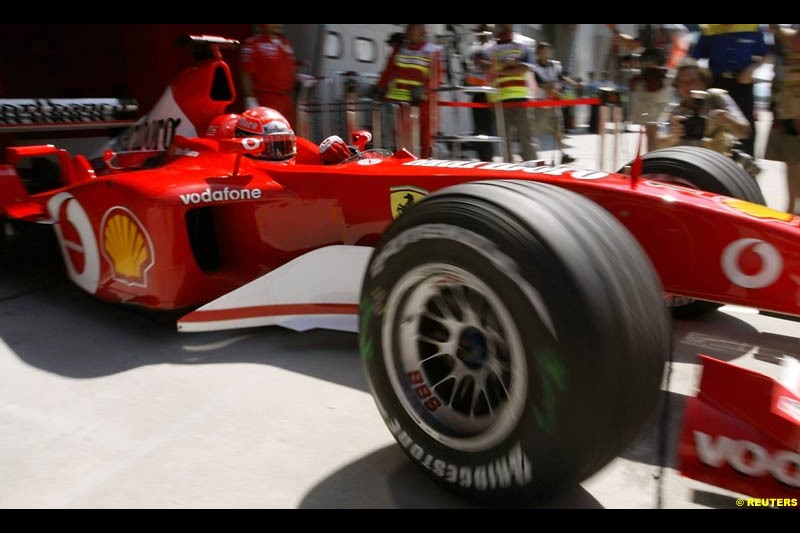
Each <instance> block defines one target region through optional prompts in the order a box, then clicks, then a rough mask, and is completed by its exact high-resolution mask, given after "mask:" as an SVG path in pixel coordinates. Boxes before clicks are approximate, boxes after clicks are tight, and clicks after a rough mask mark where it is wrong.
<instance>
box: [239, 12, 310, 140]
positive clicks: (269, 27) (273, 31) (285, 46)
mask: <svg viewBox="0 0 800 533" xmlns="http://www.w3.org/2000/svg"><path fill="white" fill-rule="evenodd" d="M256 28H257V29H258V31H259V32H260V33H259V34H257V35H254V36H253V37H250V38H249V39H247V40H246V41H245V42H244V44H243V45H242V46H241V48H240V50H239V60H240V63H241V68H242V76H241V80H242V94H243V96H244V107H245V109H250V108H252V107H257V106H267V107H271V108H272V109H275V110H277V111H278V112H280V113H281V114H282V115H283V116H284V117H286V119H287V120H288V121H289V123H290V124H291V125H292V127H294V126H295V124H296V122H295V102H294V94H293V93H294V86H295V79H296V72H297V60H296V59H295V55H294V49H293V48H292V45H291V44H290V43H289V40H288V39H287V38H286V36H285V35H284V28H283V24H256Z"/></svg>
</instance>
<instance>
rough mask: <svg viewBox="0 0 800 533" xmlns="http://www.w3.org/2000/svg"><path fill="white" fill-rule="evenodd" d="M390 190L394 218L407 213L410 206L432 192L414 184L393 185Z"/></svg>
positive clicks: (390, 203) (390, 202)
mask: <svg viewBox="0 0 800 533" xmlns="http://www.w3.org/2000/svg"><path fill="white" fill-rule="evenodd" d="M390 191H391V194H390V195H389V205H390V208H391V210H392V218H397V217H399V216H400V215H402V214H403V213H405V212H406V210H407V209H408V208H409V207H411V206H412V205H414V204H415V203H417V202H419V201H420V200H422V199H423V198H425V197H426V196H428V194H430V193H429V192H428V191H426V190H425V189H420V188H419V187H414V186H413V185H399V186H397V187H392V188H391V189H390Z"/></svg>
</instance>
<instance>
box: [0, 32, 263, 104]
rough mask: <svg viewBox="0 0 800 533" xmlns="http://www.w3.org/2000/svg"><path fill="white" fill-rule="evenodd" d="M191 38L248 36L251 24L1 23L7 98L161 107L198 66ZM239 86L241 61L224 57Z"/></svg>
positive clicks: (1, 88)
mask: <svg viewBox="0 0 800 533" xmlns="http://www.w3.org/2000/svg"><path fill="white" fill-rule="evenodd" d="M190 33H196V34H213V35H221V36H224V37H229V38H233V39H239V40H240V41H242V40H244V39H246V38H247V37H249V36H250V35H251V34H252V26H251V25H250V24H0V97H3V98H44V97H50V98H59V97H61V98H104V97H118V98H128V97H132V98H135V99H136V101H137V102H138V104H139V109H140V110H141V111H146V110H148V109H150V107H152V106H153V104H154V103H155V102H156V100H157V99H158V97H159V96H160V95H161V93H162V92H163V91H164V88H165V87H166V85H167V84H168V83H169V82H170V81H171V80H172V79H173V77H174V76H175V74H177V73H178V72H180V70H181V69H182V68H184V67H185V66H187V65H189V64H191V62H192V56H191V52H190V51H189V49H188V48H185V47H178V46H176V45H175V40H176V39H177V38H178V37H179V36H181V35H187V34H190ZM223 55H224V57H225V59H226V60H227V61H228V62H229V63H230V65H231V68H232V69H233V71H234V76H236V79H237V83H238V64H237V63H238V61H237V60H236V59H237V58H236V54H235V53H234V52H231V51H226V52H224V53H223Z"/></svg>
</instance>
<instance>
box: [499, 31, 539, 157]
mask: <svg viewBox="0 0 800 533" xmlns="http://www.w3.org/2000/svg"><path fill="white" fill-rule="evenodd" d="M495 37H496V38H495V40H494V42H493V43H492V44H491V45H490V46H489V48H488V49H487V51H488V54H489V57H490V58H491V60H492V67H493V70H494V82H495V87H497V90H498V93H497V99H498V101H500V102H503V103H504V104H512V105H511V106H503V122H504V125H505V132H504V135H505V138H506V158H510V157H512V156H511V154H512V150H511V147H512V143H513V141H514V140H515V137H513V136H512V133H513V132H514V130H516V133H517V135H516V140H517V141H518V142H519V145H520V150H521V151H522V160H523V161H530V160H531V159H536V148H535V145H534V138H533V136H534V132H535V131H536V128H535V118H534V116H533V113H529V109H528V108H527V107H522V106H520V105H519V104H524V103H525V102H528V101H530V100H531V98H532V96H533V89H534V83H535V81H534V79H533V61H534V59H533V49H534V47H535V46H536V41H534V40H533V39H531V38H530V37H525V36H524V35H521V34H519V33H515V32H514V25H513V24H496V25H495ZM513 104H517V105H516V106H515V105H513ZM509 162H510V159H509Z"/></svg>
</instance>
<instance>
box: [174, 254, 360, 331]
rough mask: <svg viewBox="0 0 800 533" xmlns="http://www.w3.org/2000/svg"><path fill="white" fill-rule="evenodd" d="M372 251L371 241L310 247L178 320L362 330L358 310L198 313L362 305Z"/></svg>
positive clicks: (219, 326) (209, 327)
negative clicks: (206, 316) (212, 316)
mask: <svg viewBox="0 0 800 533" xmlns="http://www.w3.org/2000/svg"><path fill="white" fill-rule="evenodd" d="M372 250H373V249H372V248H371V247H368V246H348V245H335V246H326V247H324V248H319V249H317V250H314V251H312V252H308V253H307V254H304V255H302V256H300V257H298V258H296V259H294V260H292V261H290V262H288V263H286V264H285V265H283V266H281V267H280V268H277V269H275V270H273V271H272V272H270V273H268V274H265V275H263V276H261V277H260V278H258V279H255V280H253V281H251V282H250V283H248V284H246V285H243V286H241V287H239V288H238V289H236V290H234V291H231V292H229V293H228V294H225V295H223V296H221V297H219V298H217V299H216V300H214V301H212V302H209V303H208V304H206V305H204V306H202V307H200V308H199V309H197V310H196V311H194V312H192V313H189V314H187V315H186V316H184V317H183V318H181V319H180V320H179V321H178V330H179V331H183V332H191V331H215V330H223V329H236V328H249V327H257V326H268V325H279V326H283V327H286V328H290V329H295V330H298V331H306V330H309V329H313V328H324V329H334V330H340V331H357V327H358V324H357V318H358V317H357V316H356V315H329V314H324V315H317V314H308V315H302V316H298V315H284V316H276V315H269V316H255V317H253V316H248V317H246V318H239V319H231V320H207V321H206V320H201V319H198V317H201V316H202V314H203V312H205V311H235V310H237V309H241V310H246V309H247V308H254V307H262V306H277V305H305V304H308V305H313V304H334V305H337V304H345V305H347V304H349V305H356V306H357V305H358V304H359V296H360V294H361V284H362V282H363V279H364V273H365V272H366V268H367V263H368V262H369V258H370V256H371V255H372ZM243 314H246V313H244V312H243ZM187 319H188V320H187Z"/></svg>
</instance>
